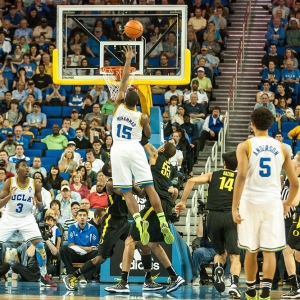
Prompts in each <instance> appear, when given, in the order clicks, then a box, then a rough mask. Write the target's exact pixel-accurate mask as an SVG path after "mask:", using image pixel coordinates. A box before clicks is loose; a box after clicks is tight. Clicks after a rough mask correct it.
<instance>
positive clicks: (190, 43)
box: [187, 30, 201, 59]
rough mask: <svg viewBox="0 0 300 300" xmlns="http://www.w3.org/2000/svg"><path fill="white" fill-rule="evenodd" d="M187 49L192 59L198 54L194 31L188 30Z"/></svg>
mask: <svg viewBox="0 0 300 300" xmlns="http://www.w3.org/2000/svg"><path fill="white" fill-rule="evenodd" d="M187 47H188V49H189V50H190V51H191V55H192V59H193V58H195V57H196V56H197V55H198V54H199V53H200V47H201V46H200V43H198V42H197V40H196V35H195V33H194V31H191V30H189V31H188V33H187Z"/></svg>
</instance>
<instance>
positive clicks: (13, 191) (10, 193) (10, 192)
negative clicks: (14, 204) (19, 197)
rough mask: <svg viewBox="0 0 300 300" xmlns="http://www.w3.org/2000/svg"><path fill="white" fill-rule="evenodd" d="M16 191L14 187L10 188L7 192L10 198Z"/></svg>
mask: <svg viewBox="0 0 300 300" xmlns="http://www.w3.org/2000/svg"><path fill="white" fill-rule="evenodd" d="M16 190H17V187H16V186H14V187H12V188H11V189H10V191H9V195H10V197H12V196H13V195H14V194H15V192H16Z"/></svg>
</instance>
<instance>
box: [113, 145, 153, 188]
mask: <svg viewBox="0 0 300 300" xmlns="http://www.w3.org/2000/svg"><path fill="white" fill-rule="evenodd" d="M110 158H111V167H112V179H113V185H114V188H121V189H131V188H132V179H133V177H132V175H133V176H134V182H135V184H136V185H140V186H147V185H152V184H153V178H152V173H151V169H150V166H149V164H148V161H147V157H146V153H145V150H144V148H143V146H142V145H141V144H140V143H139V142H134V141H128V142H126V141H125V142H114V143H113V145H112V147H111V151H110Z"/></svg>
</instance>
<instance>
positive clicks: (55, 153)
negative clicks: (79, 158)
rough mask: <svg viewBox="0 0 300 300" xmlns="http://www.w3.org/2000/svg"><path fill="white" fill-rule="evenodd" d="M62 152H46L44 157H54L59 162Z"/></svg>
mask: <svg viewBox="0 0 300 300" xmlns="http://www.w3.org/2000/svg"><path fill="white" fill-rule="evenodd" d="M63 152H64V150H46V157H56V158H57V159H58V160H60V157H61V155H62V154H63Z"/></svg>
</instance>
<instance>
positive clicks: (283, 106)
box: [276, 98, 295, 127]
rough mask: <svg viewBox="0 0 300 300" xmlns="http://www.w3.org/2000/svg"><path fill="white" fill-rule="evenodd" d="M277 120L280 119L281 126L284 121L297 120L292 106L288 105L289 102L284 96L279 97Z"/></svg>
mask: <svg viewBox="0 0 300 300" xmlns="http://www.w3.org/2000/svg"><path fill="white" fill-rule="evenodd" d="M276 120H278V126H279V127H280V125H281V124H282V122H294V121H295V117H294V111H293V109H292V108H291V107H288V105H287V102H286V100H285V99H284V98H281V99H279V101H278V104H277V106H276ZM279 124H280V125H279Z"/></svg>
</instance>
